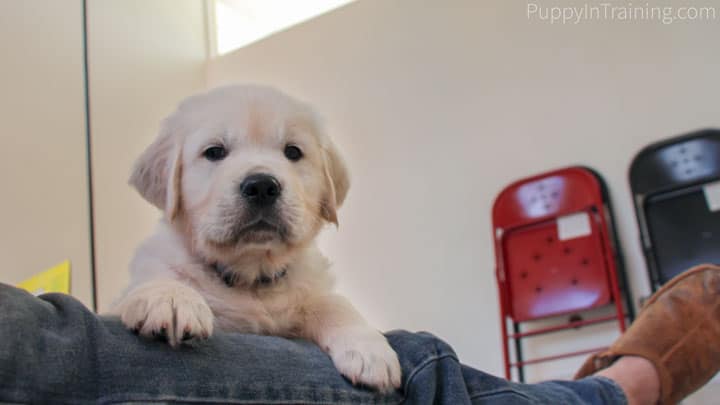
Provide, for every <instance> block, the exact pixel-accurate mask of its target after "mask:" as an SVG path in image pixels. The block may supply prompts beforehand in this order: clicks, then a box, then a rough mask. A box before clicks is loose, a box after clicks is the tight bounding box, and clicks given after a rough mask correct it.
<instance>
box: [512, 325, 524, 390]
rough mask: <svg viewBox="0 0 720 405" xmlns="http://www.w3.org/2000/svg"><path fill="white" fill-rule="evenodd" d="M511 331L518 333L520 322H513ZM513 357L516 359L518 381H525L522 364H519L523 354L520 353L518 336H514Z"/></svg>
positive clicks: (520, 345) (520, 347)
mask: <svg viewBox="0 0 720 405" xmlns="http://www.w3.org/2000/svg"><path fill="white" fill-rule="evenodd" d="M513 331H514V333H515V335H517V334H519V333H520V324H519V323H517V322H513ZM514 340H515V358H516V359H517V363H518V365H517V372H518V381H520V382H521V383H524V382H525V370H523V365H522V364H521V363H522V361H523V355H522V342H521V341H520V338H519V337H516V338H515V339H514Z"/></svg>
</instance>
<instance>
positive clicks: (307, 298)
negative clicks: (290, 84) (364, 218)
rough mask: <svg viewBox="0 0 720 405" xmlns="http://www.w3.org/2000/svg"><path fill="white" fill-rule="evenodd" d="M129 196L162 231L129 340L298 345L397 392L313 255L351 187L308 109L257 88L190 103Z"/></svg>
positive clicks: (376, 349) (140, 280)
mask: <svg viewBox="0 0 720 405" xmlns="http://www.w3.org/2000/svg"><path fill="white" fill-rule="evenodd" d="M130 184H131V185H132V186H134V187H135V188H136V189H137V190H138V192H139V193H140V194H141V195H142V196H143V197H144V198H145V199H146V200H147V201H149V202H150V203H152V204H154V205H155V206H157V207H158V208H160V209H161V210H163V211H164V217H163V219H162V220H161V221H160V223H159V224H158V226H157V230H156V231H155V233H154V234H153V235H152V236H151V237H150V238H148V239H147V240H146V241H145V242H144V243H142V244H141V245H140V246H139V248H138V249H137V252H136V254H135V257H134V259H133V261H132V263H131V266H130V267H131V268H130V272H131V283H130V286H129V287H128V289H127V290H126V291H125V293H124V294H123V296H122V297H121V298H120V299H119V300H118V301H117V302H116V304H115V305H114V308H113V310H112V312H114V313H116V314H118V315H119V316H120V317H121V319H122V322H123V323H124V324H125V325H126V326H127V327H128V328H131V329H134V330H136V331H137V332H138V333H139V334H141V335H144V336H163V337H165V338H166V339H167V340H168V342H169V343H170V345H172V346H177V345H179V344H182V343H183V342H184V341H186V340H189V339H192V338H207V337H209V336H210V335H211V334H212V332H213V330H214V329H218V330H223V331H236V332H247V333H258V334H271V335H278V336H286V337H299V338H305V339H309V340H311V341H313V342H315V343H317V344H318V345H319V346H320V347H321V348H322V349H323V350H324V351H325V352H326V353H327V354H328V355H329V356H330V357H331V358H332V361H333V362H334V364H335V366H336V367H337V369H338V370H339V371H340V372H341V373H342V374H343V375H344V376H346V377H347V378H348V379H350V380H351V381H352V382H353V383H359V384H363V385H367V386H371V387H375V388H377V389H379V390H382V391H388V390H392V389H393V388H398V387H399V386H400V364H399V362H398V359H397V355H396V354H395V352H394V351H393V350H392V348H391V347H390V346H389V345H388V343H387V340H386V339H385V337H384V336H383V335H382V334H381V333H380V332H378V331H377V330H375V329H373V328H372V327H371V326H369V325H368V324H367V322H366V321H365V320H364V319H363V317H362V316H361V315H360V314H359V313H358V312H357V311H356V310H355V309H354V308H353V306H352V305H351V304H350V302H348V300H346V299H345V298H343V297H341V296H339V295H337V294H335V293H333V291H332V288H333V278H332V276H331V274H330V273H329V271H328V268H329V263H328V261H327V259H325V257H323V256H322V254H321V253H320V252H319V250H318V249H317V247H316V246H315V243H314V239H315V237H316V235H317V234H318V232H319V231H320V229H321V228H322V227H323V225H324V224H326V223H334V224H336V225H337V209H338V208H339V207H340V205H341V204H342V202H343V200H344V199H345V195H346V194H347V191H348V186H349V179H348V173H347V170H346V168H345V165H344V163H343V161H342V159H341V157H340V156H339V154H338V151H337V149H336V148H335V147H334V145H333V143H332V142H331V140H330V138H329V137H328V136H327V135H326V134H325V133H324V132H323V130H322V128H321V127H320V125H319V123H318V120H317V118H316V116H315V114H314V113H313V111H312V110H311V109H310V108H309V107H308V106H307V105H305V104H303V103H301V102H299V101H297V100H295V99H293V98H290V97H288V96H287V95H284V94H282V93H280V92H278V91H276V90H273V89H271V88H266V87H259V86H228V87H221V88H218V89H215V90H212V91H210V92H208V93H206V94H201V95H197V96H193V97H190V98H189V99H187V100H185V101H184V102H183V103H181V104H180V106H179V107H178V109H177V111H176V112H175V113H173V114H172V115H171V116H170V117H169V118H167V119H166V120H165V121H164V123H163V124H162V128H161V130H160V134H159V135H158V137H157V139H156V140H155V141H154V142H153V143H152V144H151V145H150V146H149V147H148V148H147V150H146V151H145V152H144V153H143V154H142V156H140V158H139V159H138V161H137V163H136V165H135V169H134V172H133V174H132V176H131V179H130Z"/></svg>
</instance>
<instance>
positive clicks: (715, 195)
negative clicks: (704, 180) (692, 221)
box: [703, 181, 720, 211]
mask: <svg viewBox="0 0 720 405" xmlns="http://www.w3.org/2000/svg"><path fill="white" fill-rule="evenodd" d="M703 191H704V192H705V201H707V205H708V208H709V209H710V211H718V210H720V181H718V182H715V183H710V184H707V185H705V187H703Z"/></svg>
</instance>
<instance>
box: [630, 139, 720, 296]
mask: <svg viewBox="0 0 720 405" xmlns="http://www.w3.org/2000/svg"><path fill="white" fill-rule="evenodd" d="M630 188H631V190H632V194H633V200H634V203H635V211H636V215H637V221H638V226H639V227H640V238H641V243H642V246H643V252H644V254H645V260H646V263H647V267H648V272H649V275H650V281H651V284H652V289H653V291H655V290H657V289H658V288H659V287H660V286H661V285H662V284H664V283H665V282H667V281H668V280H670V279H671V278H673V277H674V276H676V275H677V274H679V273H681V272H683V271H684V270H687V269H688V268H690V267H692V266H694V265H696V264H699V263H720V130H718V129H705V130H701V131H697V132H693V133H690V134H687V135H682V136H678V137H674V138H670V139H667V140H664V141H661V142H657V143H654V144H651V145H649V146H647V147H645V148H644V149H643V150H641V151H640V152H639V153H638V154H637V155H636V156H635V158H634V159H633V161H632V164H631V165H630Z"/></svg>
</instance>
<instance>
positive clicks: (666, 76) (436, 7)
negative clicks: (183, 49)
mask: <svg viewBox="0 0 720 405" xmlns="http://www.w3.org/2000/svg"><path fill="white" fill-rule="evenodd" d="M719 35H720V25H718V24H717V22H715V23H711V22H706V23H703V22H691V23H683V22H676V23H674V24H671V25H662V24H658V23H653V22H631V23H627V22H626V23H623V22H607V21H605V22H588V23H586V24H584V25H577V26H574V25H549V24H545V23H542V22H538V21H528V19H527V17H526V3H525V2H509V1H501V0H495V1H482V2H481V1H474V0H466V1H461V0H453V1H450V2H441V1H419V0H396V1H380V0H364V1H359V2H357V3H353V4H351V5H349V6H346V7H344V8H341V9H339V10H336V11H334V12H332V13H330V14H327V15H324V16H321V17H319V18H317V19H314V20H311V21H309V22H307V23H305V24H302V25H300V26H297V27H294V28H291V29H289V30H287V31H284V32H281V33H279V34H277V35H274V36H272V37H270V38H268V39H266V40H263V41H261V42H259V43H256V44H253V45H251V46H248V47H246V48H243V49H240V50H238V51H236V52H234V53H231V54H228V55H226V56H224V57H220V58H218V59H215V60H213V61H211V62H210V63H209V66H208V84H209V86H210V87H212V86H215V85H219V84H222V83H227V82H261V83H269V84H273V85H276V86H278V87H280V88H283V89H285V90H287V91H289V92H291V93H293V94H295V95H297V96H299V97H302V98H305V99H307V100H308V101H310V102H311V103H312V104H314V105H315V106H316V107H317V109H318V110H319V111H320V112H321V113H322V114H323V115H324V116H325V117H326V118H327V121H328V126H329V128H330V133H331V134H332V135H334V137H335V139H336V140H337V142H338V143H339V145H340V146H341V148H342V150H343V151H344V152H345V154H346V156H347V160H348V162H349V166H350V168H351V171H352V173H353V174H354V176H353V180H354V183H353V187H352V188H351V190H350V194H349V197H348V200H347V203H346V206H345V207H344V208H343V209H342V210H341V212H340V231H339V232H337V233H336V232H335V231H332V230H330V231H327V232H326V234H325V235H324V239H323V245H324V246H325V248H326V249H325V250H326V252H327V253H328V254H329V256H330V257H331V258H332V259H333V260H334V262H335V269H336V272H337V273H338V276H339V279H340V289H341V291H343V292H344V293H345V294H347V295H348V296H350V298H351V299H352V300H353V301H354V302H356V303H357V305H358V306H359V307H360V308H361V309H362V311H363V312H364V313H365V314H367V315H368V317H369V318H370V319H371V320H372V321H373V322H375V323H376V324H377V325H378V326H379V327H381V328H383V329H391V328H407V329H410V330H429V331H432V332H433V333H435V334H437V335H439V336H440V337H442V338H444V339H446V340H447V341H448V342H450V343H451V344H452V345H453V346H454V347H455V349H456V350H457V351H458V353H459V355H460V358H461V359H462V360H463V361H464V362H465V363H468V364H470V365H473V366H476V367H479V368H482V369H484V370H487V371H490V372H492V373H496V374H500V373H501V372H502V357H501V351H500V338H499V337H500V332H499V323H498V306H497V295H496V286H495V280H494V276H493V267H494V259H493V253H492V239H491V235H490V208H491V204H492V201H493V198H494V197H495V195H496V193H497V192H498V191H499V190H500V189H501V188H502V187H503V186H504V185H506V184H508V183H509V182H510V181H512V180H514V179H516V178H519V177H523V176H526V175H529V174H532V173H536V172H540V171H545V170H547V169H551V168H555V167H559V166H566V165H572V164H577V163H582V164H586V165H590V166H592V167H594V168H596V169H598V170H599V171H600V172H601V173H602V174H603V175H604V176H605V178H606V179H607V181H608V182H609V185H610V189H611V192H612V197H613V201H614V203H615V207H616V210H617V211H618V214H619V227H620V233H621V239H622V242H623V245H624V249H625V253H626V256H627V264H628V267H629V271H630V273H631V274H630V281H631V284H632V286H633V290H634V293H635V296H636V297H638V296H640V295H644V294H646V293H647V292H648V282H647V276H646V273H645V267H644V263H643V259H642V257H641V252H640V246H639V243H638V235H637V230H636V227H635V219H634V216H633V208H632V205H631V199H630V195H629V190H628V185H627V180H626V176H627V168H628V164H629V162H630V160H631V158H632V156H633V154H634V153H635V152H636V151H637V150H639V149H640V148H641V147H642V146H644V145H646V144H647V143H650V142H652V141H655V140H658V139H660V138H663V137H666V136H670V135H674V134H679V133H682V132H685V131H689V130H694V129H697V128H701V127H708V126H718V125H720V114H719V112H720V107H719V105H718V103H717V99H716V96H717V94H718V93H720V80H719V79H718V75H717V72H718V71H720V52H718V49H717V46H716V41H715V40H714V38H718V36H719ZM711 38H712V39H711ZM600 329H601V330H597V329H590V330H586V331H585V332H584V336H585V337H586V338H588V339H590V340H602V341H605V342H608V341H609V340H610V339H611V338H612V336H614V333H613V331H612V328H610V327H604V328H602V327H601V328H600ZM546 342H549V344H554V345H555V346H556V347H555V348H557V349H567V348H569V347H572V346H573V345H577V343H576V342H575V341H573V340H567V339H564V338H559V337H558V338H556V337H551V338H548V339H547V340H546ZM578 346H579V345H578ZM532 349H534V350H533V351H534V352H536V353H538V352H540V351H541V350H544V349H541V348H540V347H538V346H537V345H536V346H535V347H534V348H532ZM581 360H582V359H580V358H578V359H573V360H571V361H569V362H565V363H560V364H556V365H554V366H553V365H549V366H547V367H543V368H540V372H535V373H533V374H531V376H530V377H531V379H541V378H554V377H566V376H568V375H569V374H571V372H572V370H574V369H575V368H576V367H577V365H578V364H579V362H580V361H581Z"/></svg>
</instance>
